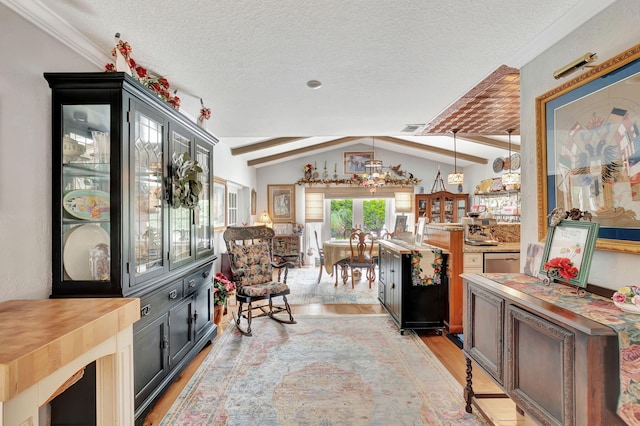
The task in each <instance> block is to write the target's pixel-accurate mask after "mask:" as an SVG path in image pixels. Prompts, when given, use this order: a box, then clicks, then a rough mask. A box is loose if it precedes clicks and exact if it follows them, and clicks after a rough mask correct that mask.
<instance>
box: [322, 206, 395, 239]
mask: <svg viewBox="0 0 640 426" xmlns="http://www.w3.org/2000/svg"><path fill="white" fill-rule="evenodd" d="M391 200H392V199H386V198H377V199H373V200H364V199H344V200H331V202H330V217H331V237H332V238H336V239H344V238H348V237H349V231H350V230H351V229H353V228H362V229H363V230H364V231H365V232H371V233H372V234H373V235H380V234H381V231H382V229H388V228H389V227H388V226H387V225H386V224H387V222H388V220H387V219H388V216H389V215H388V212H389V211H390V207H389V206H391V204H390V202H391Z"/></svg>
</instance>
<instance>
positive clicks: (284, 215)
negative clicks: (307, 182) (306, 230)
mask: <svg viewBox="0 0 640 426" xmlns="http://www.w3.org/2000/svg"><path fill="white" fill-rule="evenodd" d="M267 200H268V208H269V216H270V217H271V221H272V222H273V223H284V222H295V221H296V186H295V185H267Z"/></svg>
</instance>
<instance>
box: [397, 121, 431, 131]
mask: <svg viewBox="0 0 640 426" xmlns="http://www.w3.org/2000/svg"><path fill="white" fill-rule="evenodd" d="M425 125H426V124H425V123H422V124H405V126H404V129H402V130H401V132H402V133H415V132H418V131H422V129H424V126H425Z"/></svg>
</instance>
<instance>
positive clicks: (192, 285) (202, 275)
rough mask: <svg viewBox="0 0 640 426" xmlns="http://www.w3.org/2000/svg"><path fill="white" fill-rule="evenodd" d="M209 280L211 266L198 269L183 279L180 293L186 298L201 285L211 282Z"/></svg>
mask: <svg viewBox="0 0 640 426" xmlns="http://www.w3.org/2000/svg"><path fill="white" fill-rule="evenodd" d="M211 279H212V277H211V265H208V266H206V267H204V268H200V269H199V270H198V271H196V272H194V273H192V274H191V275H187V276H186V277H185V279H184V280H183V284H182V286H183V287H182V288H183V291H182V292H183V294H184V295H185V296H188V295H190V294H191V293H193V292H194V291H196V290H197V289H199V288H200V287H202V284H204V283H205V282H206V281H211Z"/></svg>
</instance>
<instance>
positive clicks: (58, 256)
mask: <svg viewBox="0 0 640 426" xmlns="http://www.w3.org/2000/svg"><path fill="white" fill-rule="evenodd" d="M44 77H45V79H46V80H47V81H48V82H49V86H50V87H51V89H52V162H53V165H52V171H53V176H52V180H51V181H52V207H53V208H52V210H53V250H52V271H53V291H52V295H51V297H53V298H68V297H74V298H84V297H138V298H140V306H141V319H140V320H139V321H138V322H137V323H136V324H134V354H133V356H134V364H135V371H134V372H133V374H134V376H135V378H134V383H135V384H134V386H135V414H136V423H139V422H142V420H143V419H144V414H145V413H146V411H148V410H149V409H150V408H151V405H152V403H153V402H154V401H155V400H156V399H157V398H158V397H159V396H160V395H161V394H162V392H163V391H164V390H165V389H166V387H167V386H168V385H169V384H170V383H171V382H172V381H173V379H174V378H175V377H176V375H177V374H178V373H179V372H180V371H181V370H182V368H183V367H184V366H185V365H187V364H188V363H189V361H190V360H191V359H192V358H193V357H194V356H195V354H196V353H197V352H199V351H200V350H201V349H202V348H203V347H204V346H205V345H206V344H208V343H210V342H211V341H212V340H213V339H214V338H215V336H216V334H217V329H216V326H215V324H213V322H212V310H213V306H212V303H213V299H212V296H213V294H212V292H213V282H212V276H213V274H212V271H211V268H212V264H213V261H214V259H215V253H214V248H213V223H212V216H213V212H212V208H213V203H212V197H213V188H212V184H211V182H212V181H213V148H214V146H215V144H216V143H217V142H218V141H217V139H216V138H215V137H214V136H213V135H211V134H210V133H208V132H207V131H205V130H203V129H202V128H200V127H198V126H197V125H196V124H195V123H194V122H193V121H191V120H190V119H188V118H187V117H186V116H184V115H183V114H181V113H180V112H178V111H177V110H175V109H174V108H173V107H171V106H169V105H168V104H166V103H165V102H164V101H163V100H162V99H160V98H159V97H158V96H156V95H155V94H154V93H152V92H151V91H149V90H148V89H147V88H145V87H143V86H142V85H141V84H140V83H139V82H138V81H137V80H135V79H134V78H132V77H130V76H128V75H125V74H124V73H45V74H44ZM186 160H197V163H198V165H199V166H200V167H201V168H202V171H201V172H199V173H198V180H199V181H200V182H201V184H202V189H201V192H200V194H199V199H198V201H197V204H196V205H192V206H188V207H185V206H183V205H182V206H181V204H180V202H179V193H178V191H177V188H178V187H179V183H180V180H179V179H177V178H176V175H175V170H176V165H177V164H178V162H179V161H186Z"/></svg>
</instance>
